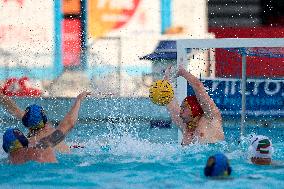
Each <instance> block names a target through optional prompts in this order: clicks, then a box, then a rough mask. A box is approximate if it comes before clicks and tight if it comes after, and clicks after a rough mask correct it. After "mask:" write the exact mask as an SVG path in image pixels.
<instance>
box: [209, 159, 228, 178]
mask: <svg viewBox="0 0 284 189" xmlns="http://www.w3.org/2000/svg"><path fill="white" fill-rule="evenodd" d="M216 166H217V165H216V158H215V157H214V156H210V157H209V158H208V160H207V164H206V167H205V168H204V175H205V176H206V177H209V176H229V175H231V173H232V168H231V167H230V165H229V162H228V161H227V162H226V169H225V170H221V169H220V168H218V167H216Z"/></svg>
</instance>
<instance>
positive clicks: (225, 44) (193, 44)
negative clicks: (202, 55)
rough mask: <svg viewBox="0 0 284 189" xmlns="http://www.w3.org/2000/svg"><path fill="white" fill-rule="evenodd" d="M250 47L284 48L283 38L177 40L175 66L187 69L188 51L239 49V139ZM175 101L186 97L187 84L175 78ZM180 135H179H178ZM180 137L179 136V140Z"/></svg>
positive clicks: (243, 120)
mask: <svg viewBox="0 0 284 189" xmlns="http://www.w3.org/2000/svg"><path fill="white" fill-rule="evenodd" d="M252 47H271V48H272V47H284V38H221V39H177V65H179V64H183V65H185V67H187V64H188V63H189V64H190V61H188V49H209V48H240V49H244V51H242V50H241V52H243V53H241V56H242V81H241V93H242V111H241V128H240V129H241V137H242V136H243V133H244V127H245V121H246V120H245V117H246V114H245V112H246V95H245V93H246V80H247V76H246V56H247V55H246V52H245V49H246V48H252ZM176 94H177V99H178V102H179V103H181V102H182V100H183V99H184V98H185V97H186V95H187V82H186V80H185V79H184V78H181V77H179V78H177V90H176ZM179 135H180V133H179ZM180 139H181V137H180V136H179V140H180Z"/></svg>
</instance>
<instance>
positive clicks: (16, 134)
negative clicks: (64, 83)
mask: <svg viewBox="0 0 284 189" xmlns="http://www.w3.org/2000/svg"><path fill="white" fill-rule="evenodd" d="M88 95H90V93H89V92H82V93H81V94H79V95H78V96H77V98H76V100H75V103H74V105H73V106H72V108H71V110H70V111H69V112H68V113H67V114H66V115H65V117H64V119H63V120H62V121H61V122H60V123H59V126H58V127H57V129H55V130H54V131H53V132H51V133H50V134H49V135H47V136H44V137H41V138H38V140H35V138H26V137H25V136H24V135H23V134H22V132H21V131H20V130H18V129H8V130H7V131H6V132H5V133H4V136H3V149H4V151H5V152H7V153H9V160H10V161H11V162H12V163H24V162H26V161H30V160H34V161H38V162H56V161H57V160H56V157H55V153H54V150H53V147H54V146H56V145H58V144H59V143H60V142H62V141H63V139H64V138H65V135H66V134H67V133H68V132H69V131H70V130H71V129H72V128H73V127H74V126H75V123H76V122H77V119H78V113H79V110H80V106H81V101H82V100H83V99H85V98H86V96H88ZM35 109H38V110H42V109H41V108H40V107H39V106H33V108H32V109H29V110H27V112H26V114H25V115H24V116H23V123H24V124H26V123H25V121H27V120H26V119H27V118H25V116H27V113H29V112H30V111H32V110H34V111H36V113H38V110H35ZM42 113H43V112H42ZM36 115H37V116H43V114H41V115H40V114H36ZM37 120H41V119H39V118H37ZM45 121H46V119H45V118H42V120H41V121H40V125H44V122H45ZM34 122H35V121H34ZM35 123H37V122H35ZM36 125H39V124H38V123H37V124H36ZM42 127H44V126H42Z"/></svg>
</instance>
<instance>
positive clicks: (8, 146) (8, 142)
mask: <svg viewBox="0 0 284 189" xmlns="http://www.w3.org/2000/svg"><path fill="white" fill-rule="evenodd" d="M28 145H29V141H28V139H27V138H26V137H25V135H24V134H23V133H22V132H21V131H20V130H19V129H12V128H10V129H7V130H6V131H5V133H4V135H3V146H2V147H3V149H4V151H5V152H6V153H9V152H12V151H16V150H17V149H19V148H22V147H28Z"/></svg>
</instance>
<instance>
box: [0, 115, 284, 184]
mask: <svg viewBox="0 0 284 189" xmlns="http://www.w3.org/2000/svg"><path fill="white" fill-rule="evenodd" d="M8 126H9V124H4V125H3V124H2V125H1V128H0V131H1V133H3V131H4V129H5V128H6V127H8ZM21 129H22V130H24V128H23V127H21ZM224 129H225V136H226V140H225V141H223V142H220V143H218V144H210V145H199V144H193V145H190V146H188V147H181V146H180V145H179V144H178V143H177V129H176V128H175V127H172V128H170V129H158V128H154V129H153V128H150V124H149V123H148V122H142V121H140V122H124V123H119V122H116V123H110V122H92V123H85V124H83V123H80V124H77V125H76V127H75V128H74V130H73V131H72V133H70V135H69V136H68V138H67V139H66V141H67V143H68V144H81V145H84V146H85V148H82V149H73V150H72V153H71V154H57V157H58V161H59V163H57V164H39V163H35V162H29V163H26V164H24V165H10V164H7V155H6V154H5V153H4V151H3V150H1V153H0V161H1V163H0V183H1V186H0V187H1V188H53V187H55V186H56V187H57V188H281V187H282V188H284V185H283V184H284V181H283V180H284V164H283V166H256V165H252V164H250V163H249V161H248V160H247V151H246V149H247V142H248V139H247V138H245V139H244V141H243V142H242V143H241V144H238V135H239V129H238V128H237V127H235V126H232V125H230V124H226V123H225V128H224ZM283 131H284V130H283V129H281V128H278V127H276V128H260V127H254V126H249V127H248V128H247V129H246V133H253V132H254V133H257V134H265V135H268V136H269V137H271V138H272V142H273V145H274V148H275V154H274V160H277V161H282V160H283V155H284V152H283V150H284V147H283V143H282V142H283V134H284V133H283ZM216 152H224V153H225V154H226V155H227V156H228V158H229V159H230V163H231V166H232V168H233V172H232V177H231V178H232V179H229V180H214V179H208V178H206V177H204V175H203V168H204V165H205V163H206V160H207V158H208V156H210V155H212V154H214V153H216ZM280 164H281V163H280Z"/></svg>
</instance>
